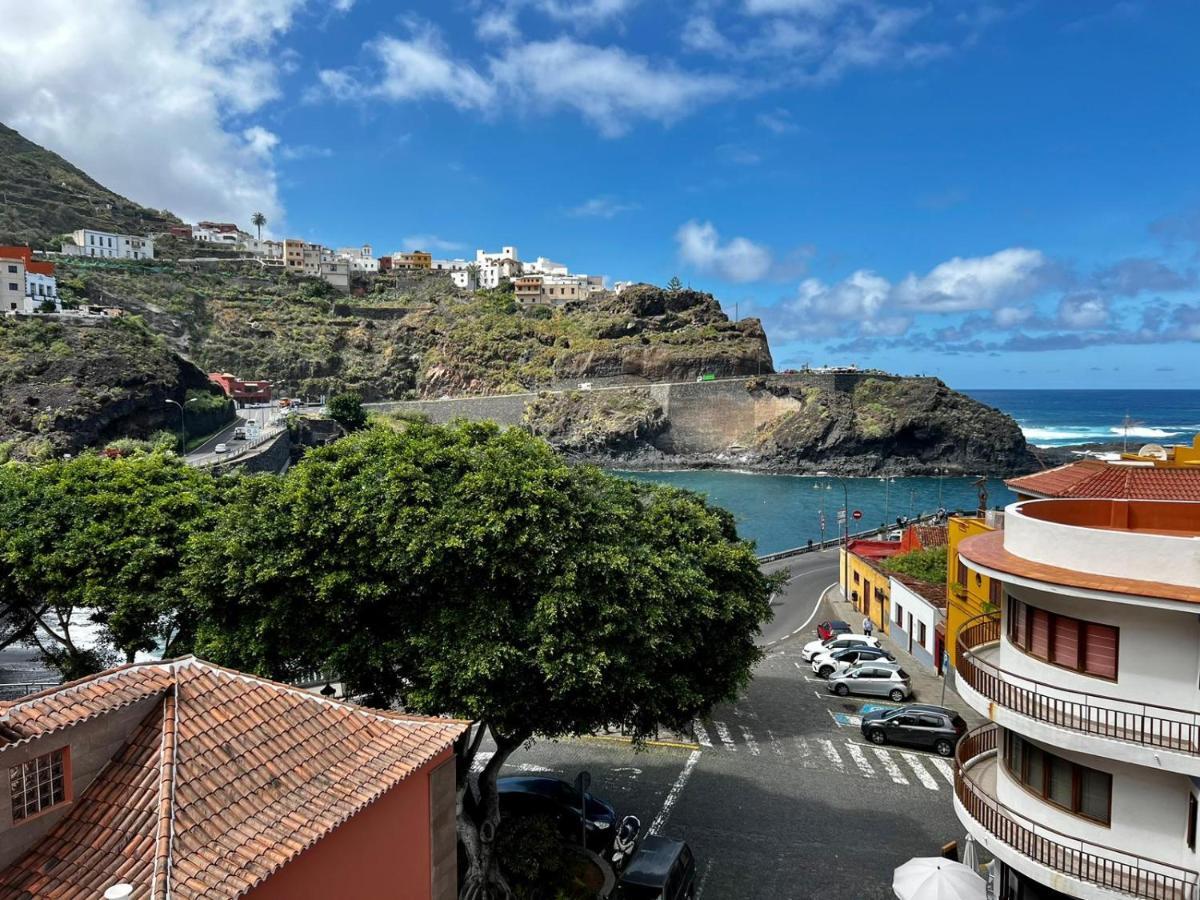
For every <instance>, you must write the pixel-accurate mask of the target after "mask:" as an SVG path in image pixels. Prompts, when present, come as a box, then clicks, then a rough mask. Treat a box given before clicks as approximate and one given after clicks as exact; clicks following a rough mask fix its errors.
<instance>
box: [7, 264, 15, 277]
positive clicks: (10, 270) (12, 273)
mask: <svg viewBox="0 0 1200 900" xmlns="http://www.w3.org/2000/svg"><path fill="white" fill-rule="evenodd" d="M8 274H9V275H16V274H17V267H16V266H9V267H8Z"/></svg>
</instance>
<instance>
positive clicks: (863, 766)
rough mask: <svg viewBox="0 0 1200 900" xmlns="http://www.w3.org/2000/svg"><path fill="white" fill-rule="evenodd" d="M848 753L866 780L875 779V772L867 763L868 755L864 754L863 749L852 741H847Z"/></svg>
mask: <svg viewBox="0 0 1200 900" xmlns="http://www.w3.org/2000/svg"><path fill="white" fill-rule="evenodd" d="M846 751H847V752H848V753H849V754H850V758H851V759H852V760H854V764H855V765H856V766H858V771H860V772H862V773H863V777H864V778H874V777H875V770H874V769H873V768H872V767H871V764H870V763H869V762H867V755H866V754H865V753H863V752H862V747H860V746H858V744H855V743H854V742H852V741H846Z"/></svg>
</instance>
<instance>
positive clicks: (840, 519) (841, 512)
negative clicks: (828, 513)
mask: <svg viewBox="0 0 1200 900" xmlns="http://www.w3.org/2000/svg"><path fill="white" fill-rule="evenodd" d="M837 512H838V524H839V525H843V524H845V522H846V511H845V510H844V509H839V510H838V511H837Z"/></svg>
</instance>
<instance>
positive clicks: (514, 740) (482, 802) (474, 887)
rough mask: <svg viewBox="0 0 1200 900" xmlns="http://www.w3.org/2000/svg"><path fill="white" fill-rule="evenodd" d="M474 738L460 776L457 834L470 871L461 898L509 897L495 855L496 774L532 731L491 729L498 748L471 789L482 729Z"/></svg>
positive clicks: (497, 820)
mask: <svg viewBox="0 0 1200 900" xmlns="http://www.w3.org/2000/svg"><path fill="white" fill-rule="evenodd" d="M476 727H477V728H479V729H480V732H479V733H477V734H476V736H475V738H474V739H473V740H472V742H471V748H470V750H469V751H468V752H467V753H466V754H464V757H463V759H462V761H461V763H460V765H459V779H458V808H457V812H458V817H457V822H458V838H459V840H460V841H462V845H463V848H464V849H465V850H466V853H467V873H466V875H465V876H464V878H463V883H462V885H461V887H460V889H459V894H458V895H459V898H460V900H508V898H509V897H511V896H512V889H511V888H510V887H509V886H508V882H507V881H506V880H505V878H504V875H503V873H501V871H500V865H499V860H498V859H497V857H496V837H497V834H498V832H499V828H500V793H499V790H498V788H497V786H496V778H497V776H498V774H499V772H500V767H501V766H503V765H504V763H505V761H506V760H507V759H508V758H509V756H511V755H512V753H513V751H514V750H516V749H517V748H518V747H520V746H521V744H523V743H524V742H525V741H526V740H527V739H528V738H529V737H530V735H524V736H520V737H509V736H505V735H498V734H496V732H495V731H492V738H493V740H494V741H495V742H496V752H495V753H494V754H493V755H492V758H491V759H489V760H488V762H487V765H485V766H484V767H483V771H482V772H481V773H480V775H479V779H478V784H477V789H476V791H472V785H471V763H472V762H474V759H475V755H476V753H477V752H478V749H479V743H480V738H481V737H482V730H483V729H484V727H485V726H483V725H478V726H476Z"/></svg>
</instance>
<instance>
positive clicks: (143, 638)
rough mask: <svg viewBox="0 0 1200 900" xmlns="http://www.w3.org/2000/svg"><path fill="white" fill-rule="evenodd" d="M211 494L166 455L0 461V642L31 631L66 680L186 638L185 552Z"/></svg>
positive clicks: (205, 480) (208, 509)
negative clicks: (91, 633)
mask: <svg viewBox="0 0 1200 900" xmlns="http://www.w3.org/2000/svg"><path fill="white" fill-rule="evenodd" d="M214 496H215V487H214V482H213V479H212V477H211V476H209V475H206V474H203V473H201V472H198V471H197V470H195V469H192V468H189V467H188V466H185V465H184V464H183V463H182V462H180V461H179V459H178V458H177V457H175V456H174V455H173V454H169V453H167V454H164V453H151V454H145V453H138V454H136V455H134V456H131V457H128V458H123V459H108V458H106V457H104V456H97V455H92V454H89V455H87V456H82V457H79V458H77V459H72V460H67V461H61V460H60V461H55V462H50V463H46V464H44V465H36V466H35V465H29V464H22V463H8V464H6V465H3V466H0V589H2V591H3V595H4V604H3V610H2V615H0V645H3V644H4V643H11V642H13V641H16V640H24V641H30V642H32V643H34V644H36V645H37V646H38V647H39V648H40V650H41V652H42V654H43V656H44V657H45V658H46V659H47V660H48V661H49V662H51V663H52V664H53V665H55V666H56V667H57V668H58V669H59V670H60V671H61V672H62V674H63V676H64V677H65V678H68V679H70V678H75V677H78V676H80V675H84V674H88V673H89V672H92V671H97V670H98V669H101V668H103V667H104V666H105V665H106V664H107V663H109V662H111V661H113V657H114V656H115V657H116V658H118V659H123V660H125V661H131V660H132V659H133V658H134V656H135V655H136V654H137V653H138V652H139V651H149V650H156V649H157V650H159V651H160V652H164V653H165V654H168V655H169V654H171V653H173V652H175V651H176V649H177V648H179V647H180V646H186V645H187V643H188V642H189V641H190V638H191V624H192V621H191V617H190V615H189V614H188V608H187V607H186V606H184V605H182V604H180V603H179V596H180V594H181V583H180V582H181V575H180V559H181V556H182V553H183V547H184V546H185V544H186V543H187V541H188V538H189V536H190V535H191V533H192V531H193V529H196V528H199V527H202V523H203V521H204V520H205V518H206V517H207V516H209V515H211V514H212V512H213V509H214ZM94 628H98V637H99V641H98V642H94V641H92V640H84V639H83V638H82V636H81V634H80V632H82V631H84V630H92V629H94Z"/></svg>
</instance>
